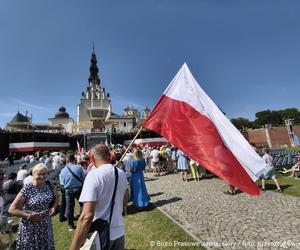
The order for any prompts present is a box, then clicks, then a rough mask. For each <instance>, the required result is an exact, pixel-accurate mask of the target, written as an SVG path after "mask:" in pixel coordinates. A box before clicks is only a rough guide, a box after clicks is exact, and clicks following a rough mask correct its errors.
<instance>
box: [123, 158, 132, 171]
mask: <svg viewBox="0 0 300 250" xmlns="http://www.w3.org/2000/svg"><path fill="white" fill-rule="evenodd" d="M132 160H133V155H132V154H131V153H127V154H126V155H125V157H124V159H123V164H124V166H125V172H126V173H130V162H131V161H132Z"/></svg>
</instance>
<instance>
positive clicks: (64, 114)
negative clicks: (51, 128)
mask: <svg viewBox="0 0 300 250" xmlns="http://www.w3.org/2000/svg"><path fill="white" fill-rule="evenodd" d="M55 118H69V114H68V113H67V112H66V108H65V107H63V106H61V107H60V108H59V109H58V112H57V113H56V114H55Z"/></svg>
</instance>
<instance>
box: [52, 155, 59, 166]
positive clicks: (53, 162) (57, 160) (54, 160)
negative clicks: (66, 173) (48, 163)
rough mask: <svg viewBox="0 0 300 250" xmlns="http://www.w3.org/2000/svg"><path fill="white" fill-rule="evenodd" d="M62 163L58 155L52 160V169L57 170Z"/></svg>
mask: <svg viewBox="0 0 300 250" xmlns="http://www.w3.org/2000/svg"><path fill="white" fill-rule="evenodd" d="M60 163H61V157H60V155H58V154H56V155H55V156H54V157H53V159H52V168H53V169H54V170H55V169H57V168H58V167H59V165H60Z"/></svg>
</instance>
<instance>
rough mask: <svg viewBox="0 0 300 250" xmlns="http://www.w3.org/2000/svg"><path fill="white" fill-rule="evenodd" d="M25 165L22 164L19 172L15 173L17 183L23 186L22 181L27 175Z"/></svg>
mask: <svg viewBox="0 0 300 250" xmlns="http://www.w3.org/2000/svg"><path fill="white" fill-rule="evenodd" d="M26 167H27V165H26V164H23V165H22V166H21V167H20V170H19V171H18V173H17V181H18V182H20V183H22V184H23V180H24V179H25V178H26V177H27V175H28V170H27V169H26Z"/></svg>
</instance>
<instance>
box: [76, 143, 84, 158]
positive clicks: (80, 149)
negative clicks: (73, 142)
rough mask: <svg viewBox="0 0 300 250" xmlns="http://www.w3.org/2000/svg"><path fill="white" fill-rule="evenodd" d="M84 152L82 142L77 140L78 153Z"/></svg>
mask: <svg viewBox="0 0 300 250" xmlns="http://www.w3.org/2000/svg"><path fill="white" fill-rule="evenodd" d="M82 153H83V148H82V147H81V146H80V143H79V142H78V141H77V155H81V154H82Z"/></svg>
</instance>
